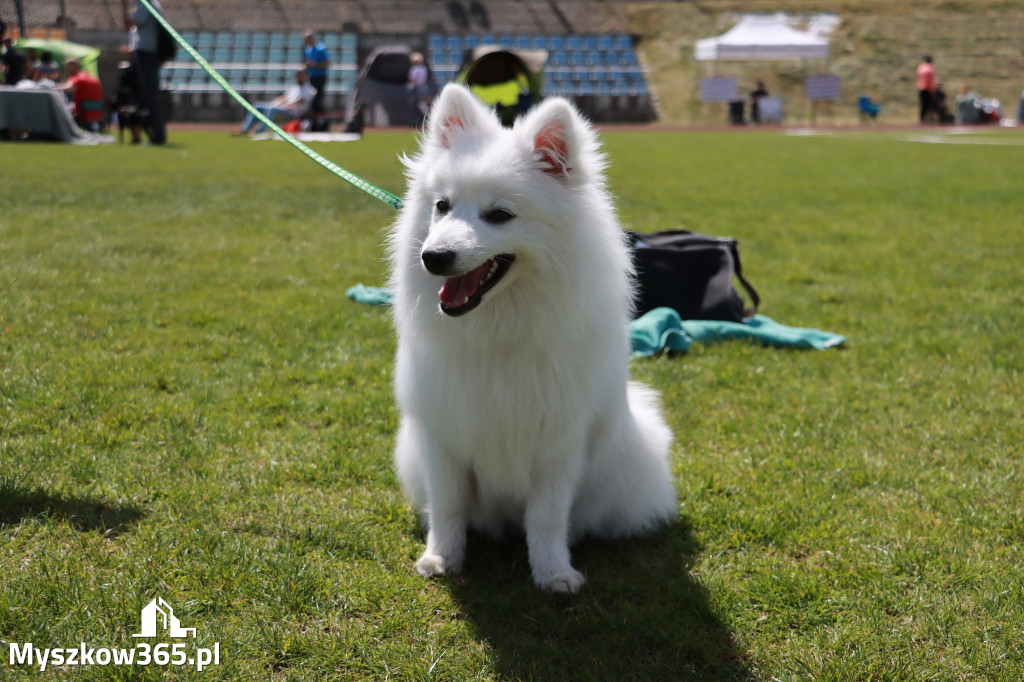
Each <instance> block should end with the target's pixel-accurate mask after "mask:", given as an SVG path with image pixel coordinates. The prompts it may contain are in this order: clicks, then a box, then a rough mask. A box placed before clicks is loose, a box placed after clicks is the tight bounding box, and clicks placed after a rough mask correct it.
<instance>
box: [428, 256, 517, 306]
mask: <svg viewBox="0 0 1024 682" xmlns="http://www.w3.org/2000/svg"><path fill="white" fill-rule="evenodd" d="M515 259H516V257H515V256H514V255H512V254H510V253H503V254H501V255H500V256H495V257H494V258H492V259H490V260H489V261H487V262H486V263H484V264H483V265H481V266H480V267H478V268H476V269H475V270H470V271H469V272H467V273H466V274H464V275H459V276H458V277H449V278H447V279H446V280H445V281H444V284H442V285H441V290H440V291H438V292H437V293H438V295H439V296H440V297H441V312H443V313H444V314H445V315H450V316H452V317H458V316H459V315H465V314H466V313H468V312H469V311H470V310H472V309H473V308H475V307H477V306H478V305H480V301H482V300H483V297H484V294H486V293H487V292H488V291H490V290H491V289H493V288H494V285H496V284H497V283H498V282H499V281H501V278H502V277H504V276H505V273H507V272H508V269H509V268H510V267H511V266H512V261H514V260H515Z"/></svg>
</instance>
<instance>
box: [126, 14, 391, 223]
mask: <svg viewBox="0 0 1024 682" xmlns="http://www.w3.org/2000/svg"><path fill="white" fill-rule="evenodd" d="M139 4H140V5H142V6H143V7H145V8H146V9H147V10H148V11H149V13H150V14H152V15H153V16H154V17H155V18H156V20H157V21H158V22H160V25H161V26H163V27H164V28H165V29H167V32H168V33H170V34H171V36H172V37H173V38H174V40H176V41H177V43H178V44H179V45H181V46H182V47H183V48H184V49H185V52H188V54H189V56H190V57H192V59H194V60H196V63H198V64H199V66H201V67H203V70H204V71H206V73H208V74H210V76H211V77H212V78H213V80H214V81H216V83H217V85H219V86H220V87H222V88H224V92H226V93H228V95H230V96H231V98H232V99H234V100H235V101H236V102H238V103H239V104H241V105H242V107H243V108H244V109H245V110H246V111H248V112H249V113H250V114H252V115H253V116H255V117H256V118H257V120H259V121H260V122H261V123H263V124H264V125H266V126H267V127H268V128H270V129H271V130H273V131H274V132H275V133H277V134H278V135H280V136H281V137H282V138H283V139H284V140H286V141H287V142H288V143H289V144H291V145H292V146H293V147H295V148H296V149H298V150H299V151H300V152H302V153H303V154H305V155H306V156H308V157H309V158H311V159H313V160H314V161H316V162H317V163H319V164H320V165H321V166H323V167H324V168H326V169H327V170H329V171H331V172H332V173H334V174H335V175H337V176H338V177H339V178H341V179H342V180H345V181H346V182H348V183H350V184H352V185H354V186H356V187H358V188H359V189H361V190H363V191H364V192H366V193H367V194H369V195H370V196H371V197H374V198H376V199H379V200H381V201H383V202H384V203H385V204H387V205H388V206H391V207H393V208H397V209H401V208H402V200H401V199H399V198H398V197H396V196H395V195H394V194H392V193H391V192H388V191H386V190H383V189H381V188H380V187H377V186H376V185H373V184H370V183H369V182H367V181H366V180H363V179H362V178H361V177H359V176H358V175H353V174H352V173H349V172H348V171H347V170H345V169H344V168H342V167H341V166H339V165H338V164H336V163H334V162H333V161H330V160H328V159H326V158H324V157H323V156H321V155H320V154H317V153H316V152H315V151H313V150H312V149H310V148H309V147H307V146H306V145H304V144H303V143H302V142H300V141H299V140H297V139H295V138H294V137H293V136H291V135H289V134H288V133H286V132H285V131H284V130H283V129H282V128H281V127H280V126H278V125H277V124H276V123H274V122H273V121H271V120H270V119H269V118H267V117H266V116H265V115H264V114H263V112H261V111H259V110H258V109H257V108H256V107H254V106H253V105H252V104H250V103H249V102H248V101H247V100H246V99H245V98H244V97H242V96H241V95H239V94H238V92H237V91H236V90H235V89H234V88H233V87H231V84H230V83H228V82H227V80H225V78H224V77H223V76H221V75H220V73H218V72H217V70H216V69H215V68H213V67H212V66H210V63H209V62H208V61H206V58H205V57H203V55H201V54H199V52H198V51H197V50H196V49H195V48H194V47H192V46H191V45H189V44H188V41H187V40H185V39H184V38H182V37H181V34H180V33H178V32H177V31H176V30H174V27H173V26H171V24H170V23H169V22H168V21H167V19H165V18H164V16H163V15H162V14H160V12H157V11H156V9H155V8H154V7H153V5H152V4H150V2H149V0H139Z"/></svg>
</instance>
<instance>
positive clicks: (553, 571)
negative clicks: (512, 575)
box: [390, 85, 676, 592]
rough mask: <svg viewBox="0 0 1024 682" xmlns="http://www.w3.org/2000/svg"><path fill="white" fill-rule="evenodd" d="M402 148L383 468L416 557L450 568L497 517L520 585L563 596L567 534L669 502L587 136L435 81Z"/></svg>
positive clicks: (664, 463)
mask: <svg viewBox="0 0 1024 682" xmlns="http://www.w3.org/2000/svg"><path fill="white" fill-rule="evenodd" d="M405 162H406V165H407V167H408V179H409V187H408V192H407V196H406V199H405V206H404V208H403V210H402V212H401V214H400V216H399V218H398V220H397V222H396V224H395V226H394V229H393V232H392V235H391V240H390V256H391V263H392V268H393V270H392V285H393V286H394V288H395V294H396V295H395V306H394V315H395V324H396V327H397V331H398V357H397V365H396V372H395V392H396V395H397V398H398V403H399V406H400V408H401V413H402V420H401V426H400V428H399V432H398V442H397V447H396V450H395V462H396V465H397V469H398V475H399V478H400V479H401V482H402V486H403V487H404V489H405V491H406V494H407V495H408V496H409V498H410V500H411V502H412V504H413V506H414V507H415V509H416V510H417V511H418V512H419V513H420V515H421V518H422V520H423V522H424V524H425V525H426V527H427V546H426V551H424V553H423V556H421V557H420V559H419V560H418V561H417V562H416V569H417V570H418V571H419V573H421V574H422V575H424V576H434V575H446V574H451V573H457V572H459V571H460V570H461V569H462V565H463V560H464V558H465V547H466V531H467V528H469V527H472V528H474V529H478V530H482V531H485V532H488V533H492V534H494V535H496V536H499V535H500V534H501V533H502V531H503V530H504V529H505V528H506V526H509V525H512V526H517V527H519V528H521V529H523V530H525V532H526V541H527V545H528V549H529V555H530V567H531V569H532V572H533V579H534V581H535V582H536V583H537V584H538V585H540V586H541V587H543V588H545V589H547V590H550V591H554V592H576V591H577V590H578V589H579V588H580V586H581V585H582V584H583V582H584V578H583V575H582V574H580V573H579V572H578V571H576V570H575V569H574V568H573V567H572V564H571V563H570V560H569V545H570V543H572V542H573V541H574V540H576V539H578V538H580V537H582V536H584V535H587V534H592V535H596V536H600V537H605V538H609V537H625V536H629V535H634V534H636V533H641V532H644V531H648V530H650V529H652V528H654V527H656V526H658V525H659V524H661V523H663V522H665V521H667V520H669V519H672V518H673V517H674V516H675V514H676V500H675V486H674V484H673V482H672V477H671V473H670V471H669V465H668V457H667V453H668V448H669V444H670V442H671V439H672V434H671V432H670V431H669V429H668V427H667V426H666V424H665V422H664V420H663V419H662V417H661V414H660V412H659V408H658V404H657V396H656V395H655V394H654V392H653V391H650V390H648V389H645V388H643V387H642V386H639V385H636V384H629V383H628V379H629V376H628V374H629V372H628V366H627V365H628V358H629V339H628V329H627V327H628V323H629V320H630V307H631V305H632V298H633V287H632V277H633V268H632V263H631V262H630V256H629V251H628V249H627V247H626V244H625V241H624V239H623V236H624V233H623V232H622V230H621V229H620V227H619V223H618V220H617V218H616V214H615V210H614V208H613V206H612V201H611V198H610V197H609V195H608V193H607V191H606V189H605V180H604V166H605V160H604V156H603V155H602V154H601V152H600V150H599V148H598V144H597V140H596V135H595V133H594V131H593V130H592V129H591V127H590V126H589V124H588V123H587V122H586V121H585V120H584V119H582V118H581V117H580V115H579V114H578V113H577V112H576V111H575V109H573V107H572V106H571V105H570V104H569V103H568V102H566V101H565V100H562V99H557V98H552V99H547V100H545V101H544V102H543V103H542V104H541V105H540V106H538V107H536V108H535V109H533V110H532V111H531V112H530V113H529V114H527V115H526V116H525V117H523V118H520V119H519V120H518V121H517V122H516V124H515V127H514V128H512V129H507V128H503V127H502V126H501V125H500V124H499V122H498V119H497V117H496V116H495V115H494V114H493V113H492V112H491V110H489V109H487V108H486V107H484V106H483V105H482V104H481V103H479V102H478V101H477V100H476V99H475V98H474V97H473V95H472V94H471V93H470V92H469V91H468V90H467V89H465V88H463V87H461V86H456V85H449V86H448V87H446V88H445V89H444V91H443V92H442V93H441V95H440V97H439V98H438V100H437V102H436V103H435V104H434V107H433V109H432V111H431V114H430V118H429V121H428V123H427V130H426V133H425V136H424V139H423V142H422V148H421V151H420V153H419V154H417V155H416V156H415V157H414V158H411V159H405Z"/></svg>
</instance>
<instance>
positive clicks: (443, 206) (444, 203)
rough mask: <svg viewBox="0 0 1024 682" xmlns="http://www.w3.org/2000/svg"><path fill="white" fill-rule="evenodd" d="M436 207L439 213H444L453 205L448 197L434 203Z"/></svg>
mask: <svg viewBox="0 0 1024 682" xmlns="http://www.w3.org/2000/svg"><path fill="white" fill-rule="evenodd" d="M434 208H436V209H437V212H438V213H440V214H442V215H443V214H445V213H447V212H448V211H450V210H451V209H452V205H451V204H450V203H448V200H447V199H440V200H438V202H437V203H436V204H434Z"/></svg>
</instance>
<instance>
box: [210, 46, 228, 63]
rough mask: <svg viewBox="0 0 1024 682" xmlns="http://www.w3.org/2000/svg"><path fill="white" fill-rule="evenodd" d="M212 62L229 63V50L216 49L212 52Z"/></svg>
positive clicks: (223, 48) (224, 48)
mask: <svg viewBox="0 0 1024 682" xmlns="http://www.w3.org/2000/svg"><path fill="white" fill-rule="evenodd" d="M213 61H215V62H229V61H231V50H229V49H228V48H226V47H218V48H214V50H213Z"/></svg>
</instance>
